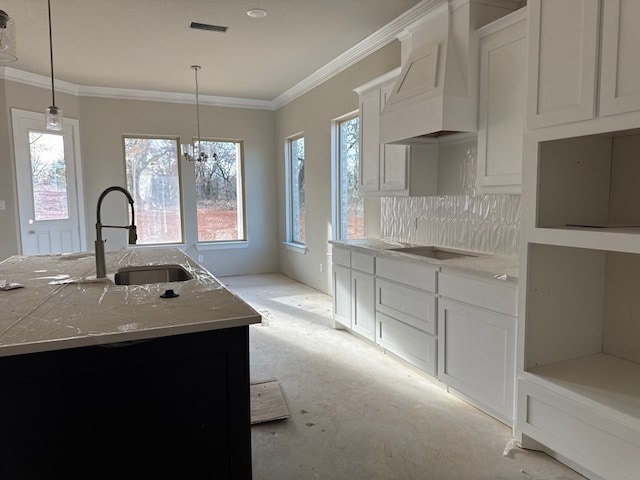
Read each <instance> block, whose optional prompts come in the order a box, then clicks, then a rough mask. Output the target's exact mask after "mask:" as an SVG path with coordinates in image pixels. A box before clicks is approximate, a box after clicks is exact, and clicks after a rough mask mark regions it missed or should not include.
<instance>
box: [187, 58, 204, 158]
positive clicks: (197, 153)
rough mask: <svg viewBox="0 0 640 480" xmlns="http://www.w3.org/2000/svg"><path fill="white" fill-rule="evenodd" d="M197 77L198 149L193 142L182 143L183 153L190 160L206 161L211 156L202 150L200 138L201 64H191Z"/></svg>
mask: <svg viewBox="0 0 640 480" xmlns="http://www.w3.org/2000/svg"><path fill="white" fill-rule="evenodd" d="M191 68H192V69H193V71H194V75H195V79H196V121H197V125H198V149H197V150H196V149H195V148H194V147H193V145H192V144H188V145H182V155H183V156H184V158H185V160H187V161H189V162H195V161H198V162H206V161H207V159H208V158H209V156H208V155H207V154H206V153H205V152H204V151H203V150H202V141H201V139H200V97H199V92H198V70H200V69H201V68H202V67H201V66H200V65H191Z"/></svg>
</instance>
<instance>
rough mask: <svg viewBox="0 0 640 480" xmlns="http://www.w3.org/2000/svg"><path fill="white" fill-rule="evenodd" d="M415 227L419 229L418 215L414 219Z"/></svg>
mask: <svg viewBox="0 0 640 480" xmlns="http://www.w3.org/2000/svg"><path fill="white" fill-rule="evenodd" d="M413 229H414V230H418V217H416V218H415V219H414V221H413Z"/></svg>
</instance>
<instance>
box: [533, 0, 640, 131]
mask: <svg viewBox="0 0 640 480" xmlns="http://www.w3.org/2000/svg"><path fill="white" fill-rule="evenodd" d="M601 7H602V8H601ZM528 8H529V16H530V20H529V59H528V65H529V70H528V84H529V85H528V91H527V126H528V127H529V128H532V129H533V128H539V127H546V126H552V125H560V124H564V123H571V122H577V121H581V120H589V119H592V118H595V117H596V116H607V115H613V114H620V113H626V112H632V111H636V110H640V82H638V78H640V56H639V55H638V54H637V51H636V49H637V45H638V44H639V43H640V31H638V28H637V26H636V23H637V19H638V17H639V16H640V2H638V1H637V0H603V1H600V0H563V1H561V2H558V1H556V0H532V1H530V2H529V7H528ZM600 32H602V33H601V38H599V33H600ZM599 50H600V52H601V56H600V57H599V55H598V51H599ZM598 85H599V86H600V88H599V91H598Z"/></svg>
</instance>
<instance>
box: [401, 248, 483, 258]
mask: <svg viewBox="0 0 640 480" xmlns="http://www.w3.org/2000/svg"><path fill="white" fill-rule="evenodd" d="M390 250H392V251H394V252H403V253H410V254H412V255H419V256H421V257H429V258H435V259H437V260H450V259H452V258H461V257H475V256H476V255H473V254H471V253H463V252H459V251H456V250H449V249H442V248H438V247H401V248H391V249H390Z"/></svg>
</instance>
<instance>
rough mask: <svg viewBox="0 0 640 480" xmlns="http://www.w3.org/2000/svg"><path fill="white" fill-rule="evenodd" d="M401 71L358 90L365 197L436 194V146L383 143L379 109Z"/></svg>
mask: <svg viewBox="0 0 640 480" xmlns="http://www.w3.org/2000/svg"><path fill="white" fill-rule="evenodd" d="M397 73H398V71H393V72H390V73H389V74H387V75H383V76H382V77H379V78H377V79H375V80H373V81H371V82H369V83H367V84H366V85H363V86H361V87H359V88H357V89H356V92H357V93H358V94H359V96H360V192H361V193H362V194H363V195H365V196H408V195H435V194H436V193H437V179H438V175H437V168H438V165H437V149H436V146H435V145H424V146H423V145H417V146H413V145H412V146H409V145H392V144H386V145H385V144H381V143H380V140H379V138H380V135H379V127H380V111H381V109H382V107H383V106H384V105H385V103H386V99H387V96H388V94H389V92H390V91H391V88H392V87H393V84H394V81H395V77H396V76H397Z"/></svg>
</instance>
